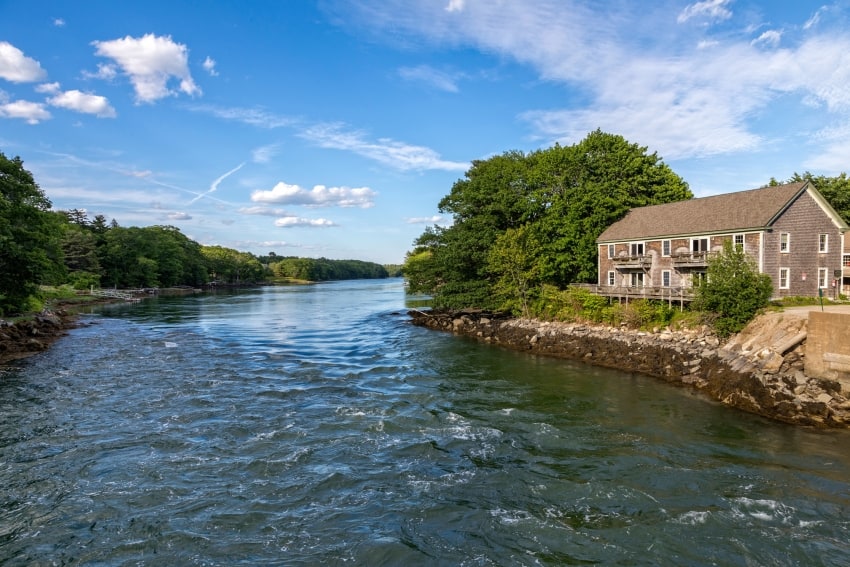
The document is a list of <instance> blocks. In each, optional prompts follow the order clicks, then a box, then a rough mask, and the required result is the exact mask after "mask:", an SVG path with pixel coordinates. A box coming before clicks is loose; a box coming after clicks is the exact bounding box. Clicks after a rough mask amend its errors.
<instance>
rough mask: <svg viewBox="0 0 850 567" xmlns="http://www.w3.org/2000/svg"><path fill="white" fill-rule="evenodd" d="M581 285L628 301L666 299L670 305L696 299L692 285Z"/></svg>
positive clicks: (594, 291) (579, 285)
mask: <svg viewBox="0 0 850 567" xmlns="http://www.w3.org/2000/svg"><path fill="white" fill-rule="evenodd" d="M577 287H581V288H583V289H586V290H588V291H590V292H591V293H595V294H596V295H601V296H603V297H610V298H612V299H618V300H619V301H624V302H626V303H628V302H629V300H632V299H655V300H659V301H666V302H668V303H669V304H670V305H672V304H674V303H678V304H680V305H684V304H685V303H690V302H691V301H693V299H694V290H693V288H690V287H660V286H635V287H632V286H607V285H598V284H578V285H577Z"/></svg>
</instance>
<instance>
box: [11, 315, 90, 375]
mask: <svg viewBox="0 0 850 567" xmlns="http://www.w3.org/2000/svg"><path fill="white" fill-rule="evenodd" d="M76 326H77V316H76V314H75V313H73V312H71V311H69V310H67V309H56V310H50V309H45V310H44V311H42V312H41V313H39V314H38V315H33V316H31V317H28V318H26V319H23V320H20V321H15V322H9V321H4V320H2V319H0V364H4V363H7V362H10V361H12V360H17V359H20V358H26V357H28V356H32V355H34V354H38V353H39V352H42V351H45V350H47V348H48V347H49V346H50V345H51V344H53V342H55V341H56V340H57V339H59V338H60V337H62V336H64V335H65V334H67V332H68V331H69V330H70V329H73V328H74V327H76Z"/></svg>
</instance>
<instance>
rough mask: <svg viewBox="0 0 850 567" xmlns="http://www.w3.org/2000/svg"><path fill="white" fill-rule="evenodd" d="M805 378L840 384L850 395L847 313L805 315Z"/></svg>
mask: <svg viewBox="0 0 850 567" xmlns="http://www.w3.org/2000/svg"><path fill="white" fill-rule="evenodd" d="M808 333H809V334H808V337H806V370H805V372H806V375H807V376H812V377H814V378H826V379H829V380H835V381H837V382H839V383H841V390H842V391H843V392H850V313H825V312H821V311H812V312H810V313H809V330H808Z"/></svg>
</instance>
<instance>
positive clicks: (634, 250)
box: [629, 242, 643, 256]
mask: <svg viewBox="0 0 850 567" xmlns="http://www.w3.org/2000/svg"><path fill="white" fill-rule="evenodd" d="M629 252H630V253H631V255H632V256H643V242H632V243H631V245H630V247H629Z"/></svg>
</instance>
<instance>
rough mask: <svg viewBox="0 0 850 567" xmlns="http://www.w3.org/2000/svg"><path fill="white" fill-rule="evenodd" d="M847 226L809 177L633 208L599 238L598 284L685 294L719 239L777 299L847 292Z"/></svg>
mask: <svg viewBox="0 0 850 567" xmlns="http://www.w3.org/2000/svg"><path fill="white" fill-rule="evenodd" d="M848 230H850V228H848V225H847V223H846V222H844V221H843V220H842V219H841V217H840V216H839V215H838V213H836V212H835V210H834V209H833V208H832V207H831V206H830V205H829V203H827V202H826V200H825V199H824V198H823V196H822V195H821V194H820V193H818V191H817V189H815V187H814V186H812V185H811V184H810V183H806V182H803V183H789V184H787V185H778V186H775V187H766V188H763V189H754V190H751V191H742V192H739V193H727V194H725V195H716V196H713V197H703V198H701V199H690V200H688V201H679V202H676V203H668V204H665V205H653V206H649V207H640V208H637V209H632V210H630V211H629V212H628V213H627V214H626V216H625V217H623V219H622V220H620V221H618V222H615V223H614V224H612V225H611V226H610V227H608V229H607V230H605V232H603V233H602V234H601V235H600V236H599V238H598V239H597V245H598V249H599V264H598V265H599V280H598V286H597V291H598V292H599V293H602V294H604V295H611V296H623V295H625V296H636V295H637V296H642V297H658V298H673V299H676V298H684V299H687V298H688V297H689V296H690V291H691V290H692V289H693V286H694V284H695V283H696V282H697V281H698V280H699V279H700V278H703V277H705V274H706V269H707V267H708V257H709V255H710V254H711V253H713V252H716V251H718V250H722V248H723V241H724V240H731V241H732V242H733V243H734V245H735V246H738V247H742V248H743V250H744V251H745V252H746V253H747V254H749V255H750V256H751V257H752V258H753V259H754V260H755V262H756V265H757V266H758V269H759V271H760V272H762V273H765V274H768V275H769V276H770V277H771V279H772V280H773V290H774V292H773V295H774V297H775V298H779V297H786V296H817V295H818V293H819V291H818V290H823V294H824V296H827V297H833V296H834V295H835V294H837V293H844V294H847V293H850V238H845V233H846V232H847V231H848Z"/></svg>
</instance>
